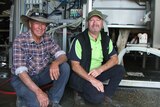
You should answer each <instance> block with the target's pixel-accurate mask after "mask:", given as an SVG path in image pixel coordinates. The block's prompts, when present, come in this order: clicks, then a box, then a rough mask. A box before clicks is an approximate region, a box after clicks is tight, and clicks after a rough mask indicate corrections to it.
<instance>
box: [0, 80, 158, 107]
mask: <svg viewBox="0 0 160 107" xmlns="http://www.w3.org/2000/svg"><path fill="white" fill-rule="evenodd" d="M3 81H4V80H3ZM1 82H2V80H1ZM2 89H3V90H5V91H13V89H12V87H11V86H10V84H7V85H5V87H1V90H2ZM113 100H114V101H116V102H117V103H118V104H119V105H120V106H118V107H159V105H160V102H159V101H160V89H150V88H131V87H119V88H118V89H117V91H116V93H115V96H114V97H113ZM61 105H62V106H63V107H115V106H111V105H110V106H106V105H103V104H99V105H92V104H88V103H86V104H85V105H84V106H79V105H76V104H75V103H74V100H73V90H72V89H70V88H69V87H66V90H65V94H64V96H63V98H62V100H61ZM0 107H16V95H7V94H2V93H0Z"/></svg>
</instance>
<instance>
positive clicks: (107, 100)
mask: <svg viewBox="0 0 160 107" xmlns="http://www.w3.org/2000/svg"><path fill="white" fill-rule="evenodd" d="M104 105H107V106H109V107H110V106H111V107H121V105H120V104H118V101H115V100H112V99H111V98H110V97H108V96H105V99H104Z"/></svg>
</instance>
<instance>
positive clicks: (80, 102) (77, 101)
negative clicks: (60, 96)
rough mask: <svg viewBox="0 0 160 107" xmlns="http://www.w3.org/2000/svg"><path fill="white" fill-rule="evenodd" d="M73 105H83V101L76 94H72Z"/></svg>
mask: <svg viewBox="0 0 160 107" xmlns="http://www.w3.org/2000/svg"><path fill="white" fill-rule="evenodd" d="M74 103H75V104H76V105H85V101H84V99H83V98H82V97H81V96H80V95H79V94H78V93H77V92H74Z"/></svg>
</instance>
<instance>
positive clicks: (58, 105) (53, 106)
mask: <svg viewBox="0 0 160 107" xmlns="http://www.w3.org/2000/svg"><path fill="white" fill-rule="evenodd" d="M52 107H62V106H61V105H60V104H59V103H53V104H52Z"/></svg>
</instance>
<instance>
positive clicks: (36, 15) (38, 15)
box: [30, 12, 48, 18]
mask: <svg viewBox="0 0 160 107" xmlns="http://www.w3.org/2000/svg"><path fill="white" fill-rule="evenodd" d="M30 16H31V17H43V18H47V17H48V15H47V14H46V13H39V12H33V13H32V14H31V15H30Z"/></svg>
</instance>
